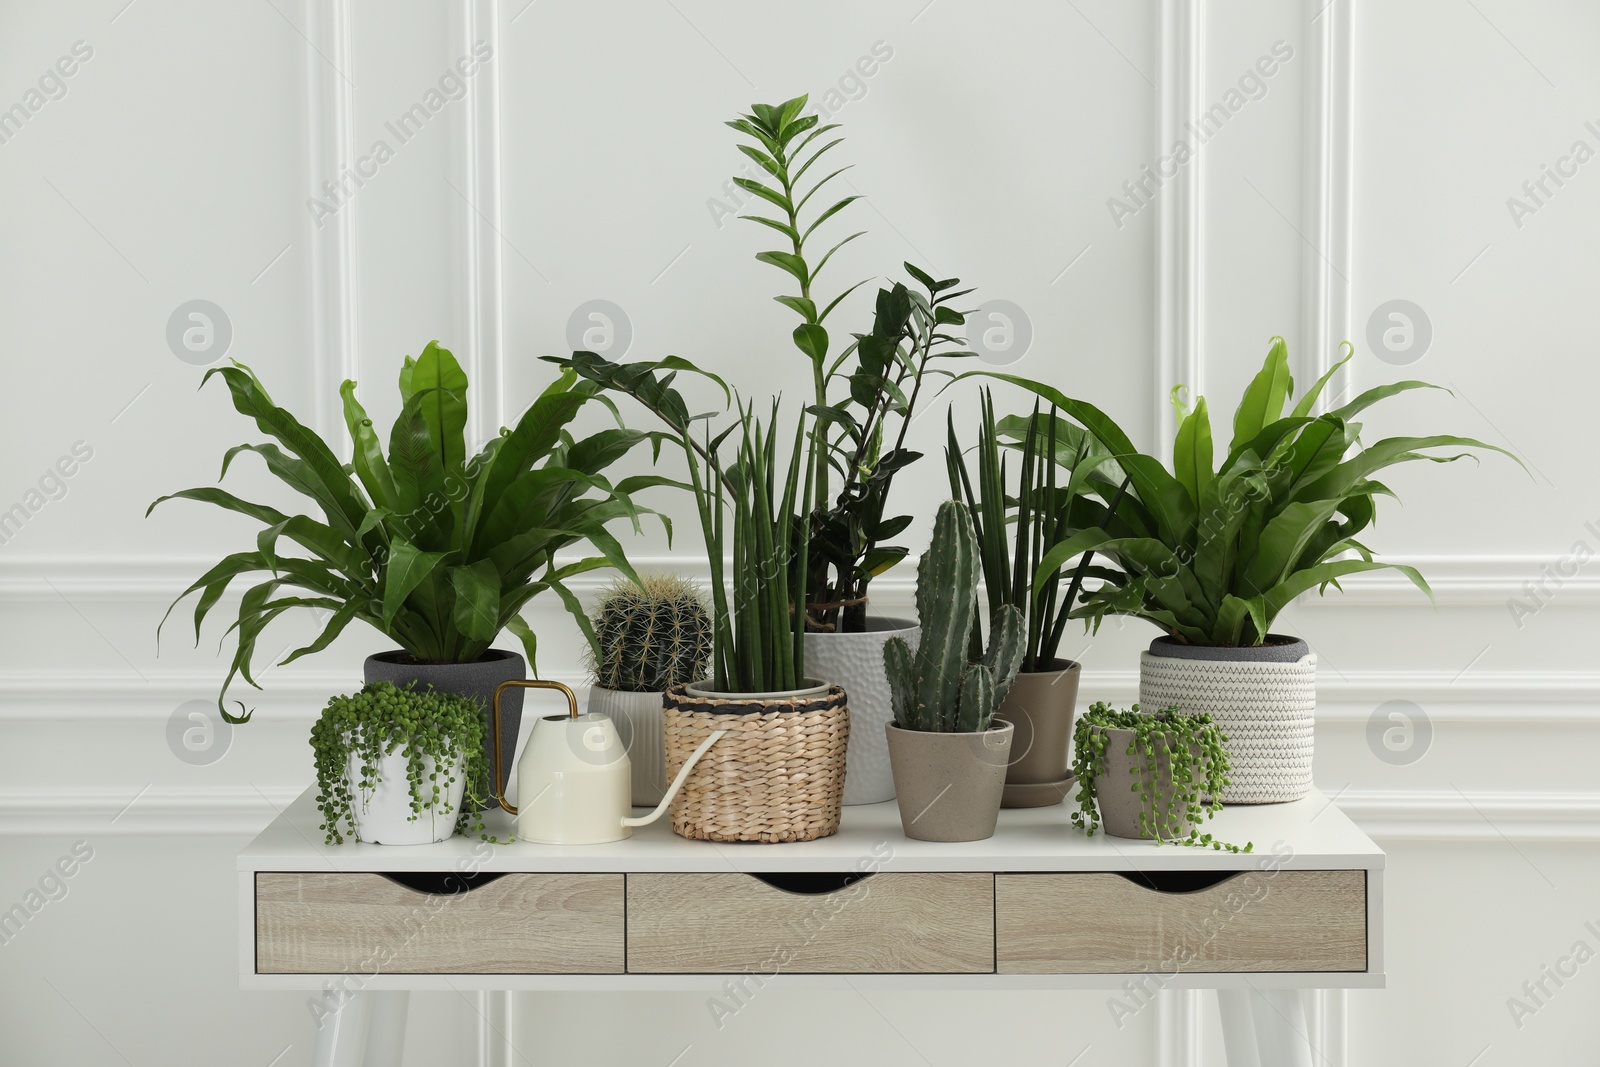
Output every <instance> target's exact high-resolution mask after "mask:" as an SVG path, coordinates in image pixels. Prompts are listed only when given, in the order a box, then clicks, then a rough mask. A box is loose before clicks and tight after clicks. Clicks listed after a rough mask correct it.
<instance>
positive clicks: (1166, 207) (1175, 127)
mask: <svg viewBox="0 0 1600 1067" xmlns="http://www.w3.org/2000/svg"><path fill="white" fill-rule="evenodd" d="M1204 73H1205V14H1204V8H1203V7H1202V5H1201V4H1200V3H1199V0H1162V4H1161V73H1160V79H1161V83H1160V90H1159V91H1160V113H1159V116H1158V121H1157V123H1156V130H1157V133H1156V138H1157V141H1156V145H1155V150H1154V151H1155V155H1154V157H1153V158H1157V159H1159V158H1160V157H1161V156H1163V155H1165V154H1166V153H1167V152H1168V151H1169V150H1170V149H1171V147H1172V145H1173V144H1174V143H1176V142H1178V141H1188V140H1189V138H1190V135H1189V134H1188V132H1187V131H1186V130H1185V126H1186V124H1188V123H1190V122H1192V121H1193V120H1195V119H1196V118H1197V117H1198V116H1199V110H1200V107H1201V102H1200V101H1201V95H1200V94H1201V91H1202V89H1201V79H1202V77H1203V75H1204ZM1204 170H1205V166H1204V161H1203V160H1202V159H1199V158H1195V159H1192V160H1191V161H1190V162H1189V164H1188V165H1187V166H1184V167H1180V168H1178V173H1177V174H1176V175H1174V177H1173V178H1172V180H1171V181H1169V182H1167V183H1166V185H1164V186H1163V187H1162V188H1161V190H1160V192H1159V193H1158V194H1157V197H1156V230H1157V236H1156V366H1155V379H1156V390H1155V391H1156V397H1155V423H1154V425H1155V428H1156V429H1155V433H1156V447H1157V449H1158V451H1157V453H1156V454H1157V455H1165V454H1167V453H1169V452H1171V451H1172V439H1173V435H1174V434H1175V433H1176V428H1175V427H1174V425H1173V419H1172V413H1171V411H1170V396H1171V394H1172V390H1173V388H1174V387H1175V386H1178V385H1185V386H1188V388H1189V395H1190V396H1191V397H1196V396H1199V395H1200V394H1201V393H1202V392H1203V391H1204V387H1205V382H1204V380H1203V375H1204V369H1205V360H1204V358H1203V355H1202V337H1203V334H1202V330H1201V327H1202V324H1203V318H1202V316H1203V314H1204V300H1205V289H1204V284H1203V283H1204V270H1203V263H1204V261H1203V259H1202V257H1201V243H1202V241H1203V239H1204V232H1203V222H1204V217H1205V210H1204V203H1203V200H1204V184H1203V182H1204V179H1203V174H1204Z"/></svg>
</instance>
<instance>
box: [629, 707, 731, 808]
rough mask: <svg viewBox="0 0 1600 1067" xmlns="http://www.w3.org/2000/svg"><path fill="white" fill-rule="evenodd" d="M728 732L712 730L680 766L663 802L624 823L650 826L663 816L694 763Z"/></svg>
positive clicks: (687, 778)
mask: <svg viewBox="0 0 1600 1067" xmlns="http://www.w3.org/2000/svg"><path fill="white" fill-rule="evenodd" d="M727 732H728V731H726V730H712V731H711V734H710V736H708V737H707V738H706V739H705V740H704V741H702V742H700V747H699V748H697V749H695V750H694V751H693V752H691V753H690V754H689V758H688V759H686V760H684V761H683V766H682V767H680V768H678V776H677V777H676V778H674V779H673V780H672V784H671V785H669V786H667V793H666V795H665V796H663V797H662V798H661V803H659V804H657V805H656V807H655V810H654V811H652V812H651V813H650V814H649V815H640V816H638V817H636V818H627V819H623V820H622V825H623V826H649V825H650V824H651V823H653V822H655V821H656V820H657V819H659V818H661V816H662V814H663V813H664V812H665V811H666V810H667V806H668V805H669V804H671V803H672V798H673V797H675V796H677V795H678V790H680V789H682V788H683V783H684V782H686V781H688V780H689V772H690V771H692V770H694V765H695V764H696V763H699V762H700V757H701V756H704V755H705V754H706V753H707V752H709V751H710V750H711V746H712V745H714V744H716V743H717V740H718V738H720V737H722V735H723V734H725V733H727Z"/></svg>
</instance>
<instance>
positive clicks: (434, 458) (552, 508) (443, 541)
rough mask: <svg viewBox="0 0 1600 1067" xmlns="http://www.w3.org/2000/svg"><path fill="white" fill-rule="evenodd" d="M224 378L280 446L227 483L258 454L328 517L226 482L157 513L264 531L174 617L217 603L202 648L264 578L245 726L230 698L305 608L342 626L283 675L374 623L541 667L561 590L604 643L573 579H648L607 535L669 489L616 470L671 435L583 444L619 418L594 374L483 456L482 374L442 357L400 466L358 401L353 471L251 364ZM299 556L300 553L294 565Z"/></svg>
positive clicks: (571, 381) (192, 589)
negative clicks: (477, 441)
mask: <svg viewBox="0 0 1600 1067" xmlns="http://www.w3.org/2000/svg"><path fill="white" fill-rule="evenodd" d="M213 377H220V378H221V379H222V380H223V382H224V383H225V384H226V385H227V386H228V390H229V392H230V394H231V395H232V397H233V406H234V407H235V408H236V409H237V410H238V411H239V413H240V414H242V415H246V416H248V417H249V418H251V419H252V420H254V422H255V424H256V427H257V428H258V429H259V430H261V432H262V433H264V434H266V435H268V436H270V437H271V438H273V442H275V443H273V442H268V443H265V444H242V445H237V446H235V447H233V448H230V449H229V450H228V452H227V453H226V455H224V457H223V460H222V475H223V476H226V474H227V472H228V468H229V466H230V465H231V464H232V463H233V460H234V459H235V457H237V456H239V455H240V454H241V453H245V452H252V453H255V454H256V455H258V456H260V457H261V459H262V460H263V461H264V462H265V463H266V465H267V469H268V470H269V471H270V472H271V473H272V474H274V475H276V476H277V477H278V478H279V479H280V480H281V481H282V482H283V483H284V484H285V485H287V486H288V487H289V488H290V489H293V490H294V491H295V492H297V493H300V494H301V495H303V496H305V497H307V498H308V499H309V501H310V502H311V503H312V504H314V505H315V506H316V509H317V511H318V512H320V515H308V514H298V515H290V514H286V513H285V512H282V511H279V510H278V509H277V508H273V507H269V506H267V505H265V504H257V503H254V502H252V501H248V500H243V499H241V498H239V497H237V496H235V495H234V494H232V493H230V492H228V491H227V490H224V489H221V488H217V487H210V486H207V487H201V488H197V489H185V490H183V491H182V492H178V493H173V494H171V495H170V496H164V497H162V498H161V499H160V500H157V501H156V502H155V503H154V504H151V505H150V510H152V511H153V510H154V509H155V508H156V507H157V506H158V505H160V504H162V503H163V502H165V501H167V500H174V499H180V500H196V501H199V502H201V503H203V504H211V505H214V506H216V507H220V508H222V509H224V510H226V511H232V512H236V513H238V514H241V515H245V516H247V517H249V518H251V519H254V520H255V521H257V522H259V523H260V524H261V526H262V529H261V530H260V532H259V533H258V534H257V536H256V544H255V549H254V550H253V551H243V552H235V553H233V554H232V555H229V556H226V557H225V558H223V559H222V561H221V562H219V563H218V564H217V565H216V566H214V567H212V568H211V569H210V570H208V571H206V573H204V574H202V575H201V576H200V577H199V578H197V579H196V580H195V581H194V583H193V584H192V585H190V586H189V588H187V589H185V590H184V591H183V593H181V594H180V595H179V596H178V598H177V599H176V600H174V601H173V604H172V607H171V608H168V609H167V615H169V616H170V615H171V613H172V608H175V607H177V605H178V603H179V602H180V601H182V600H183V599H184V598H185V597H187V596H189V595H190V594H191V593H199V594H200V595H199V599H198V601H197V603H196V604H195V610H194V626H195V640H196V641H197V642H198V641H199V638H200V626H201V623H202V622H203V621H204V620H205V617H206V615H207V614H208V613H209V612H210V611H211V609H212V608H213V607H215V606H216V604H217V603H218V601H219V600H221V598H222V596H223V594H224V593H225V592H226V591H227V589H228V586H229V585H230V584H231V583H232V582H233V581H234V580H235V579H237V578H240V577H241V576H244V575H252V574H259V575H261V576H263V580H262V581H261V582H259V583H258V584H256V585H254V586H252V587H251V588H250V589H249V590H247V591H246V592H245V594H244V596H243V597H242V598H241V600H240V603H239V613H238V618H237V619H235V621H234V623H233V625H232V626H230V627H229V632H230V633H231V632H233V631H238V647H237V649H236V651H235V652H234V656H233V663H232V665H231V666H230V667H229V669H228V674H227V677H226V678H224V680H223V683H222V692H221V694H220V695H219V696H218V699H217V705H218V707H219V708H220V709H221V711H222V715H223V717H224V718H225V719H227V720H228V721H229V722H247V721H249V719H250V715H251V713H250V712H249V711H244V709H243V705H240V709H241V711H243V714H242V715H239V716H237V717H236V716H233V715H231V714H229V712H228V710H227V707H226V706H225V704H224V703H223V699H224V698H225V697H226V695H227V692H228V686H229V685H230V684H231V683H232V681H233V679H234V676H235V675H240V676H242V677H243V678H244V680H245V681H246V682H248V683H250V684H251V685H252V686H255V687H256V688H258V689H259V688H260V686H259V685H257V683H256V680H255V678H254V677H253V674H252V663H253V661H254V658H255V652H256V644H257V641H258V640H259V639H260V637H261V633H262V631H263V630H264V629H266V627H267V625H268V624H269V623H271V622H272V621H273V620H274V619H276V618H277V617H278V616H279V615H282V614H283V613H285V612H287V611H291V610H294V609H299V608H313V609H318V610H320V611H323V612H326V613H327V617H326V622H325V624H324V625H323V629H322V632H321V634H320V635H319V636H318V637H317V638H316V639H315V640H314V641H312V642H311V643H310V644H308V645H305V646H304V647H302V648H298V649H295V650H294V651H292V652H290V653H289V655H288V656H286V657H285V658H284V659H283V660H282V662H283V663H292V662H293V661H294V660H297V659H299V658H300V657H301V656H305V655H310V654H311V653H314V652H320V651H322V650H323V649H324V648H326V647H328V645H329V644H331V643H332V642H333V640H334V639H335V638H336V637H338V636H339V634H340V633H342V632H343V631H344V629H345V627H346V626H348V625H349V624H350V623H351V622H352V621H355V620H357V619H359V620H361V621H362V622H365V623H367V624H369V625H371V626H372V627H373V628H374V629H377V630H378V631H380V632H381V633H383V634H384V635H385V636H387V637H388V638H389V639H390V640H392V641H394V642H395V643H396V644H398V645H399V646H400V647H401V648H402V649H404V650H405V651H406V652H408V653H410V654H411V656H412V657H413V658H414V659H416V660H417V661H419V662H423V663H470V662H472V661H474V660H476V659H478V658H479V657H480V656H482V655H483V653H484V652H485V651H486V650H487V649H488V648H489V645H490V643H491V642H493V641H494V639H495V638H496V637H497V636H498V635H499V634H500V632H501V631H502V630H505V629H509V630H511V631H512V632H513V633H515V634H516V635H517V636H518V637H519V638H520V639H521V640H522V644H523V647H524V649H525V650H526V652H527V656H528V661H529V664H530V666H534V664H535V654H536V651H537V640H536V638H535V635H534V634H533V632H532V630H530V629H529V627H528V626H527V624H526V623H525V622H524V621H523V620H522V617H521V611H522V609H523V608H524V607H525V606H526V605H527V604H528V602H529V601H530V600H532V599H533V598H534V597H535V596H537V595H538V594H540V593H542V592H546V591H553V592H555V594H556V595H557V596H559V597H560V598H561V599H562V601H563V602H564V603H565V604H566V606H567V609H568V610H569V611H570V612H571V613H572V615H573V617H574V618H575V619H576V620H577V622H578V625H579V626H580V628H581V629H582V630H583V632H584V634H585V635H586V636H587V637H588V639H589V641H590V644H591V647H592V645H593V642H594V633H593V631H592V629H591V628H590V626H589V620H588V618H587V616H586V615H585V614H584V611H583V608H582V606H581V605H580V604H579V602H578V598H577V597H576V596H575V595H574V594H573V593H572V591H571V590H570V589H568V588H567V585H566V582H567V580H568V579H570V578H572V577H574V576H575V575H579V574H583V573H584V572H586V571H592V570H595V569H597V568H601V567H606V566H611V567H615V568H617V569H618V570H620V571H622V572H623V573H624V574H625V575H628V576H629V577H635V575H634V573H633V569H632V568H631V567H630V566H629V565H628V561H627V558H626V556H625V555H624V553H623V550H622V546H621V545H620V544H618V543H617V539H616V538H615V537H614V536H613V535H612V534H611V533H610V532H609V531H608V530H607V529H606V525H607V523H610V522H612V521H613V520H616V519H627V520H629V521H631V522H632V523H633V525H634V528H635V529H636V530H637V529H638V528H639V518H640V515H641V514H643V513H646V512H647V511H648V509H642V508H639V507H637V506H636V505H635V504H634V503H633V499H632V494H633V493H635V492H637V491H638V490H640V489H643V488H646V487H648V486H653V485H659V484H662V483H663V482H667V481H668V479H665V478H661V477H658V476H655V475H640V476H636V477H631V478H624V479H622V480H621V481H619V482H617V483H615V484H612V483H611V482H610V481H608V480H607V479H606V478H605V476H604V474H603V473H602V472H603V471H604V470H605V469H606V468H607V467H608V466H610V464H611V463H613V462H614V461H616V460H617V459H619V458H621V457H622V456H624V455H626V454H627V453H628V452H629V451H631V450H632V449H633V448H634V447H635V446H636V445H638V444H640V443H642V442H644V441H650V442H651V444H652V447H655V448H658V447H659V441H660V437H661V435H659V434H654V433H645V432H640V431H637V430H628V429H624V428H621V427H614V428H609V429H604V430H600V431H599V432H597V433H594V434H591V435H589V436H587V437H583V438H574V437H573V435H572V434H571V433H570V432H569V430H568V427H569V425H570V424H571V423H572V421H573V419H574V417H576V416H577V414H578V412H579V411H580V410H582V409H583V407H584V406H585V405H587V404H588V403H589V402H590V401H591V400H598V401H599V402H600V403H602V404H604V405H607V406H610V405H611V401H610V399H609V398H606V397H602V396H599V394H600V387H599V386H598V385H597V384H595V383H593V382H590V381H585V380H583V379H581V378H580V377H579V376H578V375H577V374H576V373H572V372H568V373H565V374H563V375H561V377H560V378H559V379H558V380H557V381H556V382H554V383H553V384H551V385H550V387H549V388H547V389H546V390H545V391H544V392H543V393H541V394H540V395H539V397H538V398H537V399H536V400H534V402H533V403H532V404H531V405H529V407H528V409H527V410H526V411H525V412H523V414H522V417H521V418H520V419H519V420H518V421H517V424H516V426H515V427H513V428H511V429H502V430H501V431H500V434H499V435H498V436H496V437H494V438H492V439H490V441H489V442H488V444H486V445H485V446H484V447H483V448H482V450H480V451H479V452H478V453H477V454H476V455H469V454H468V452H467V448H466V440H465V430H466V423H467V376H466V374H465V373H464V372H463V371H462V369H461V366H460V365H459V364H458V363H457V362H456V360H455V357H454V356H452V355H451V354H450V352H449V351H448V350H446V349H443V348H440V347H439V346H438V344H437V343H430V344H429V345H428V347H427V348H426V349H424V350H423V352H422V355H421V356H420V357H419V358H417V359H412V358H411V357H410V356H407V357H406V360H405V364H404V366H403V367H402V368H401V371H400V400H401V408H400V414H399V416H398V417H397V418H396V419H395V421H394V425H393V427H392V428H391V429H390V431H389V435H388V454H387V455H385V454H384V448H383V443H382V441H381V440H380V438H379V436H378V434H377V431H376V430H375V429H374V428H373V425H372V420H371V419H370V418H368V417H367V413H366V411H365V410H364V409H363V408H362V406H361V403H360V402H359V401H358V400H357V399H356V395H355V389H356V383H355V382H353V381H347V382H345V383H344V385H343V386H342V387H341V389H340V395H341V396H342V397H343V400H344V420H345V425H346V427H347V428H348V430H349V434H350V442H351V450H352V458H351V461H350V462H349V463H341V462H340V461H339V459H338V457H337V456H336V455H335V454H334V451H333V449H332V448H331V447H330V446H329V445H328V444H327V443H325V442H324V441H323V440H322V438H321V437H319V436H318V435H317V434H316V433H315V432H313V431H312V430H311V429H309V428H308V427H306V426H305V425H303V424H302V423H301V422H300V421H299V420H297V419H296V418H295V417H294V416H293V415H291V414H290V413H289V412H288V411H286V410H285V409H283V408H281V407H279V406H278V405H277V404H275V403H273V401H272V398H271V397H270V396H269V395H268V394H267V390H266V388H265V387H264V386H263V385H262V384H261V381H260V379H258V378H257V377H256V375H255V373H254V372H253V371H251V370H250V368H249V367H247V366H245V365H244V364H242V363H237V362H235V363H234V364H233V365H232V366H229V367H217V368H213V369H211V370H209V371H207V372H206V375H205V378H204V379H202V382H201V385H202V387H203V386H204V384H205V383H206V382H209V381H210V380H211V379H212V378H213ZM146 514H148V512H147V513H146ZM663 522H665V519H663ZM667 529H668V533H669V534H670V532H671V527H670V526H668V527H667ZM285 542H287V543H288V544H289V545H291V546H293V548H294V549H295V550H296V551H295V552H294V553H290V552H285V551H284V550H283V549H284V547H285ZM584 545H592V546H593V547H594V548H595V549H596V550H597V551H598V555H586V556H581V557H579V558H576V559H562V560H559V561H558V560H557V558H556V555H557V553H560V552H568V551H571V550H573V549H575V548H579V547H581V546H584ZM165 622H166V619H165V617H164V618H163V619H162V623H163V624H165ZM158 632H159V631H158ZM535 669H536V668H535Z"/></svg>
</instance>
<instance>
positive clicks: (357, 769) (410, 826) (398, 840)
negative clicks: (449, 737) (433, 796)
mask: <svg viewBox="0 0 1600 1067" xmlns="http://www.w3.org/2000/svg"><path fill="white" fill-rule="evenodd" d="M406 763H407V759H406V750H405V749H404V748H397V749H395V750H394V751H393V752H390V753H388V754H387V755H385V756H383V757H382V758H381V759H380V760H379V761H378V784H377V785H376V786H375V787H374V788H373V790H372V793H371V794H370V795H363V793H362V790H361V787H360V785H359V784H358V783H359V782H360V781H361V757H360V756H359V755H356V754H355V753H351V754H350V763H349V766H348V767H347V768H346V770H345V774H346V776H347V777H348V779H349V782H350V818H351V821H352V822H354V823H355V828H356V839H357V840H360V841H368V842H372V843H374V844H379V845H427V844H431V843H433V842H435V841H443V840H444V839H445V838H447V837H449V836H450V835H451V834H453V833H455V832H456V815H457V814H458V813H459V812H460V811H461V797H462V795H463V794H464V793H465V792H466V789H467V779H466V767H465V764H466V761H465V760H464V759H463V758H462V757H460V756H457V757H456V761H455V764H454V765H453V767H451V768H449V773H450V774H451V775H452V776H453V777H454V778H455V781H454V782H452V783H451V784H450V787H449V788H448V789H444V790H441V793H442V795H441V796H440V798H439V803H437V804H435V805H434V806H433V807H432V808H431V809H428V810H424V811H420V812H413V811H412V810H411V782H410V780H409V779H408V778H407V777H406ZM422 766H423V770H422V790H423V795H424V796H427V795H428V794H429V793H430V792H431V791H432V789H431V787H432V785H433V783H432V782H430V781H428V775H430V774H432V773H433V772H434V766H435V765H434V760H433V757H432V756H428V757H425V758H424V759H423V763H422ZM413 814H414V815H415V816H416V818H415V819H413V818H412V815H413Z"/></svg>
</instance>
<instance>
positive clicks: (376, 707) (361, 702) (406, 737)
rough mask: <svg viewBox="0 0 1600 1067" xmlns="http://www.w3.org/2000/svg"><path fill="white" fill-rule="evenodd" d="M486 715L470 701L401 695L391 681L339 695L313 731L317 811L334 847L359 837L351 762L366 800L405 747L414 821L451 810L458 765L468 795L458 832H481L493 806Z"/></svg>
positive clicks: (356, 784) (427, 694) (428, 693)
mask: <svg viewBox="0 0 1600 1067" xmlns="http://www.w3.org/2000/svg"><path fill="white" fill-rule="evenodd" d="M484 729H485V714H484V710H483V707H482V706H481V705H480V704H479V703H478V702H477V701H476V700H474V699H472V698H470V697H463V696H457V695H455V694H452V693H441V692H437V691H435V690H428V691H426V692H418V691H416V690H414V689H412V688H411V687H409V686H408V687H407V688H405V689H398V688H396V687H395V686H394V685H393V684H391V683H389V682H371V683H369V684H368V685H366V686H365V687H363V688H362V689H361V691H360V692H358V693H351V694H348V695H344V696H336V697H334V698H333V699H332V700H330V701H328V705H327V707H325V708H323V709H322V715H321V717H320V718H318V719H317V721H316V723H315V724H313V725H312V727H311V749H312V751H313V752H314V753H315V754H316V760H317V807H318V808H320V809H321V811H322V819H323V822H322V826H321V827H320V828H321V829H322V830H324V831H326V833H327V840H328V844H330V845H335V844H342V843H343V841H344V836H345V834H346V833H348V834H350V835H351V836H352V837H353V836H355V820H354V818H353V815H352V812H351V806H352V804H353V803H354V800H355V793H354V792H353V791H352V782H351V781H350V775H351V757H352V756H354V757H356V758H357V762H358V764H359V773H360V777H359V779H358V780H357V781H356V782H354V783H353V788H354V790H359V791H360V793H361V796H362V798H363V799H364V800H367V799H370V798H371V797H372V794H373V791H374V790H375V789H376V788H377V786H378V773H379V772H378V767H379V764H380V762H381V761H382V759H383V757H384V756H386V755H388V754H390V753H392V752H394V751H396V750H398V749H403V750H404V751H405V753H406V777H407V781H408V785H409V788H410V792H411V815H410V816H409V817H408V819H409V821H416V820H417V819H419V818H421V816H422V814H423V813H424V812H431V811H433V810H434V809H435V808H437V807H445V806H447V805H448V803H449V800H448V797H449V792H450V788H451V786H453V785H454V784H455V781H456V778H455V767H456V763H457V761H458V759H459V760H460V762H461V764H462V772H461V773H462V776H463V777H464V778H465V779H466V792H465V796H464V798H463V800H462V804H461V811H460V813H459V814H458V815H457V816H456V827H455V828H456V832H458V833H468V832H476V833H481V832H482V831H483V820H482V818H481V816H480V815H478V814H477V811H476V809H479V808H481V807H483V806H484V805H486V804H487V803H489V802H490V800H489V761H488V757H487V756H486V755H485V754H484V750H483V736H484Z"/></svg>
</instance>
